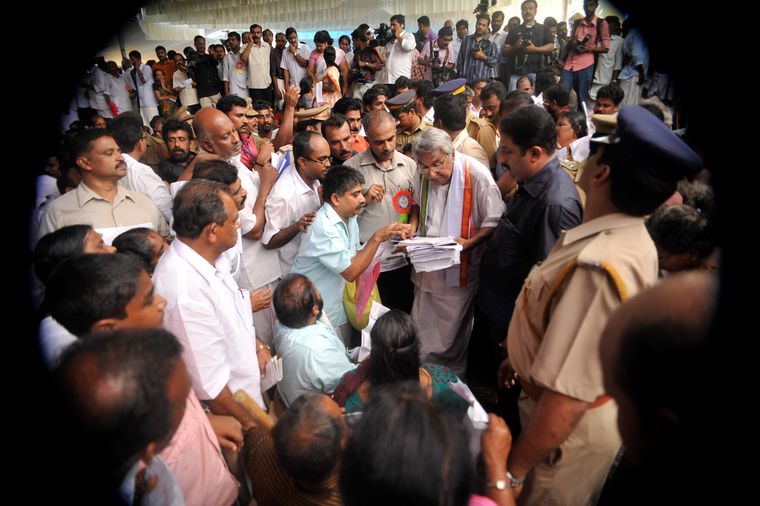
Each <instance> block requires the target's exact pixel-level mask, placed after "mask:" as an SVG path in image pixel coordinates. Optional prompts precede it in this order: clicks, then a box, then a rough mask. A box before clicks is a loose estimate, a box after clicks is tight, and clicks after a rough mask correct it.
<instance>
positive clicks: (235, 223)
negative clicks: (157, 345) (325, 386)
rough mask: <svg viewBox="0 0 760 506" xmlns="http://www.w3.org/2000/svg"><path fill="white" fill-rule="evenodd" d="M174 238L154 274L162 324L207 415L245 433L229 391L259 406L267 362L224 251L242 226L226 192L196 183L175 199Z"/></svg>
mask: <svg viewBox="0 0 760 506" xmlns="http://www.w3.org/2000/svg"><path fill="white" fill-rule="evenodd" d="M174 218H175V219H174V230H175V232H176V233H177V239H175V240H174V242H172V245H171V247H170V249H169V251H167V252H166V253H165V254H164V257H163V258H162V259H161V262H159V265H158V266H157V267H156V270H155V273H154V274H153V282H154V283H155V285H156V291H157V292H158V293H160V294H161V295H162V296H163V297H165V298H166V301H167V303H166V307H165V309H164V327H165V328H166V329H167V330H169V331H170V332H172V333H173V334H174V335H175V336H177V339H178V340H179V341H180V342H181V343H182V345H183V347H184V351H183V358H184V359H185V362H186V363H187V364H188V371H189V373H190V376H191V378H192V380H193V390H194V391H195V393H196V395H197V396H198V398H199V399H200V400H203V401H206V403H207V404H208V406H209V407H210V408H211V411H212V412H214V413H216V414H224V415H230V416H233V417H235V418H236V419H237V420H238V421H239V422H240V424H241V425H242V429H243V431H244V432H245V431H247V430H248V429H250V428H251V427H253V426H254V425H255V423H254V420H253V418H252V417H251V415H250V414H249V413H248V412H247V411H246V410H245V409H243V408H242V407H240V405H238V404H237V402H235V400H234V398H233V394H234V393H235V392H236V391H238V390H243V391H245V392H246V393H247V394H248V395H250V396H251V398H253V399H255V400H256V402H257V403H258V404H259V405H260V406H262V407H263V406H264V402H263V399H262V397H261V386H260V372H259V371H263V370H264V369H265V367H266V364H267V363H268V362H269V360H271V354H270V352H269V347H268V346H267V345H265V344H264V343H262V342H261V341H260V340H259V339H256V333H255V330H254V328H253V319H252V301H251V297H250V294H249V292H248V291H247V290H242V289H240V288H238V286H237V284H236V283H235V280H234V279H232V276H231V275H230V273H229V266H228V264H227V261H226V259H225V258H224V257H223V256H222V253H223V252H224V251H226V250H228V249H229V248H231V247H233V246H234V245H235V243H236V242H237V235H238V232H237V231H238V228H239V227H240V221H239V218H238V211H237V208H236V206H235V201H234V200H233V199H232V197H231V196H230V193H229V188H228V187H227V186H225V185H223V184H221V183H216V182H211V181H203V180H194V181H190V182H189V183H187V184H186V185H185V186H184V187H183V188H182V189H181V190H180V191H179V192H178V193H177V195H176V197H175V199H174Z"/></svg>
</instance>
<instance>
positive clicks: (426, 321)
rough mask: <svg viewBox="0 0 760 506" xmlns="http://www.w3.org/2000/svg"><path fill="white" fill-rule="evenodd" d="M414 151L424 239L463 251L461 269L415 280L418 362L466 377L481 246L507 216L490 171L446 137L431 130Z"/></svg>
mask: <svg viewBox="0 0 760 506" xmlns="http://www.w3.org/2000/svg"><path fill="white" fill-rule="evenodd" d="M412 151H413V152H414V156H415V157H416V158H417V168H418V169H419V172H420V174H421V182H420V184H419V185H418V190H417V192H416V193H415V195H414V201H415V202H416V203H417V204H419V206H420V207H419V216H420V218H419V233H420V235H421V236H423V237H453V238H454V241H456V242H458V243H459V244H461V245H462V252H461V261H460V263H459V264H458V265H453V266H451V267H449V268H447V269H442V270H438V271H432V272H414V273H413V274H412V281H413V282H414V306H413V308H412V320H414V322H415V324H416V328H417V335H418V336H419V338H420V356H421V359H422V361H423V362H425V361H427V362H432V363H434V364H441V365H445V366H447V367H449V368H451V369H452V370H453V371H454V372H456V373H457V374H458V375H459V376H463V375H464V373H465V369H466V367H467V348H468V344H469V341H470V335H471V334H472V324H473V317H474V311H475V305H474V301H475V292H476V291H477V288H478V267H479V264H480V257H481V255H482V253H483V244H484V241H485V240H486V239H487V238H488V236H490V235H491V233H492V232H493V230H494V228H495V227H496V225H497V223H498V222H499V218H500V217H501V215H502V213H504V201H503V200H502V199H501V192H500V191H499V188H498V187H497V186H496V183H495V182H494V180H493V177H492V176H491V171H490V170H489V169H488V167H486V166H485V165H483V164H482V163H480V162H478V161H477V160H476V159H474V158H472V157H470V156H467V155H463V154H462V153H458V152H455V151H454V143H453V142H452V140H451V137H450V136H449V134H447V133H446V132H445V131H443V130H440V129H438V128H428V129H427V130H425V131H424V132H422V133H421V134H420V135H419V136H417V138H416V139H415V141H414V143H413V144H412Z"/></svg>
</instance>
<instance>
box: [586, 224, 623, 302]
mask: <svg viewBox="0 0 760 506" xmlns="http://www.w3.org/2000/svg"><path fill="white" fill-rule="evenodd" d="M619 233H621V230H619V229H617V230H616V229H613V230H604V231H602V232H601V233H599V234H597V235H596V237H594V238H593V239H591V241H589V243H588V244H587V245H586V246H585V247H584V248H583V249H582V250H581V251H580V252H579V253H578V260H577V266H578V267H579V268H584V269H593V270H598V271H600V272H603V273H605V274H606V275H607V276H608V277H609V278H610V281H612V283H613V285H614V286H615V290H616V291H617V293H618V296H619V297H620V300H622V301H625V300H626V299H628V297H629V293H630V292H629V290H628V288H627V287H626V283H625V281H624V279H623V276H622V271H621V269H620V266H619V265H618V262H617V261H616V260H617V255H616V254H615V251H616V249H617V248H616V242H617V241H616V237H615V236H616V234H619Z"/></svg>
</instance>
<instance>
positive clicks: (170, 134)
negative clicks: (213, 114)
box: [157, 119, 195, 183]
mask: <svg viewBox="0 0 760 506" xmlns="http://www.w3.org/2000/svg"><path fill="white" fill-rule="evenodd" d="M163 137H164V142H165V143H166V148H167V149H168V150H169V158H165V159H163V160H161V161H160V162H159V163H158V169H157V170H158V175H159V176H160V177H161V179H163V180H164V181H166V182H168V183H174V182H176V181H177V178H179V176H180V175H181V174H182V172H183V171H184V170H185V169H186V168H187V166H188V165H190V163H191V162H192V161H193V159H194V158H195V153H194V152H192V151H191V150H190V145H191V144H192V142H193V129H192V128H191V127H190V125H188V124H187V123H185V122H184V121H179V120H176V119H170V120H169V121H167V122H166V123H165V124H164V129H163Z"/></svg>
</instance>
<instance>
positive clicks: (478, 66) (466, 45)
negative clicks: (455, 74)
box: [457, 34, 498, 83]
mask: <svg viewBox="0 0 760 506" xmlns="http://www.w3.org/2000/svg"><path fill="white" fill-rule="evenodd" d="M484 40H485V41H486V42H487V44H488V46H489V48H488V51H483V52H484V53H485V54H486V56H487V57H488V60H487V61H481V60H478V59H475V58H474V57H473V56H472V51H473V49H475V48H476V46H477V45H478V42H475V35H474V34H473V35H468V36H467V37H465V38H464V40H463V41H462V47H461V48H460V50H459V54H458V55H457V70H458V71H459V75H460V76H461V77H464V78H465V79H467V82H468V83H471V82H472V81H474V80H475V79H493V78H494V76H495V75H496V74H495V67H496V61H497V57H498V51H497V48H496V44H493V43H492V42H491V41H490V40H487V39H486V38H485V37H483V38H482V39H481V40H480V44H481V45H482V44H483V41H484Z"/></svg>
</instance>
